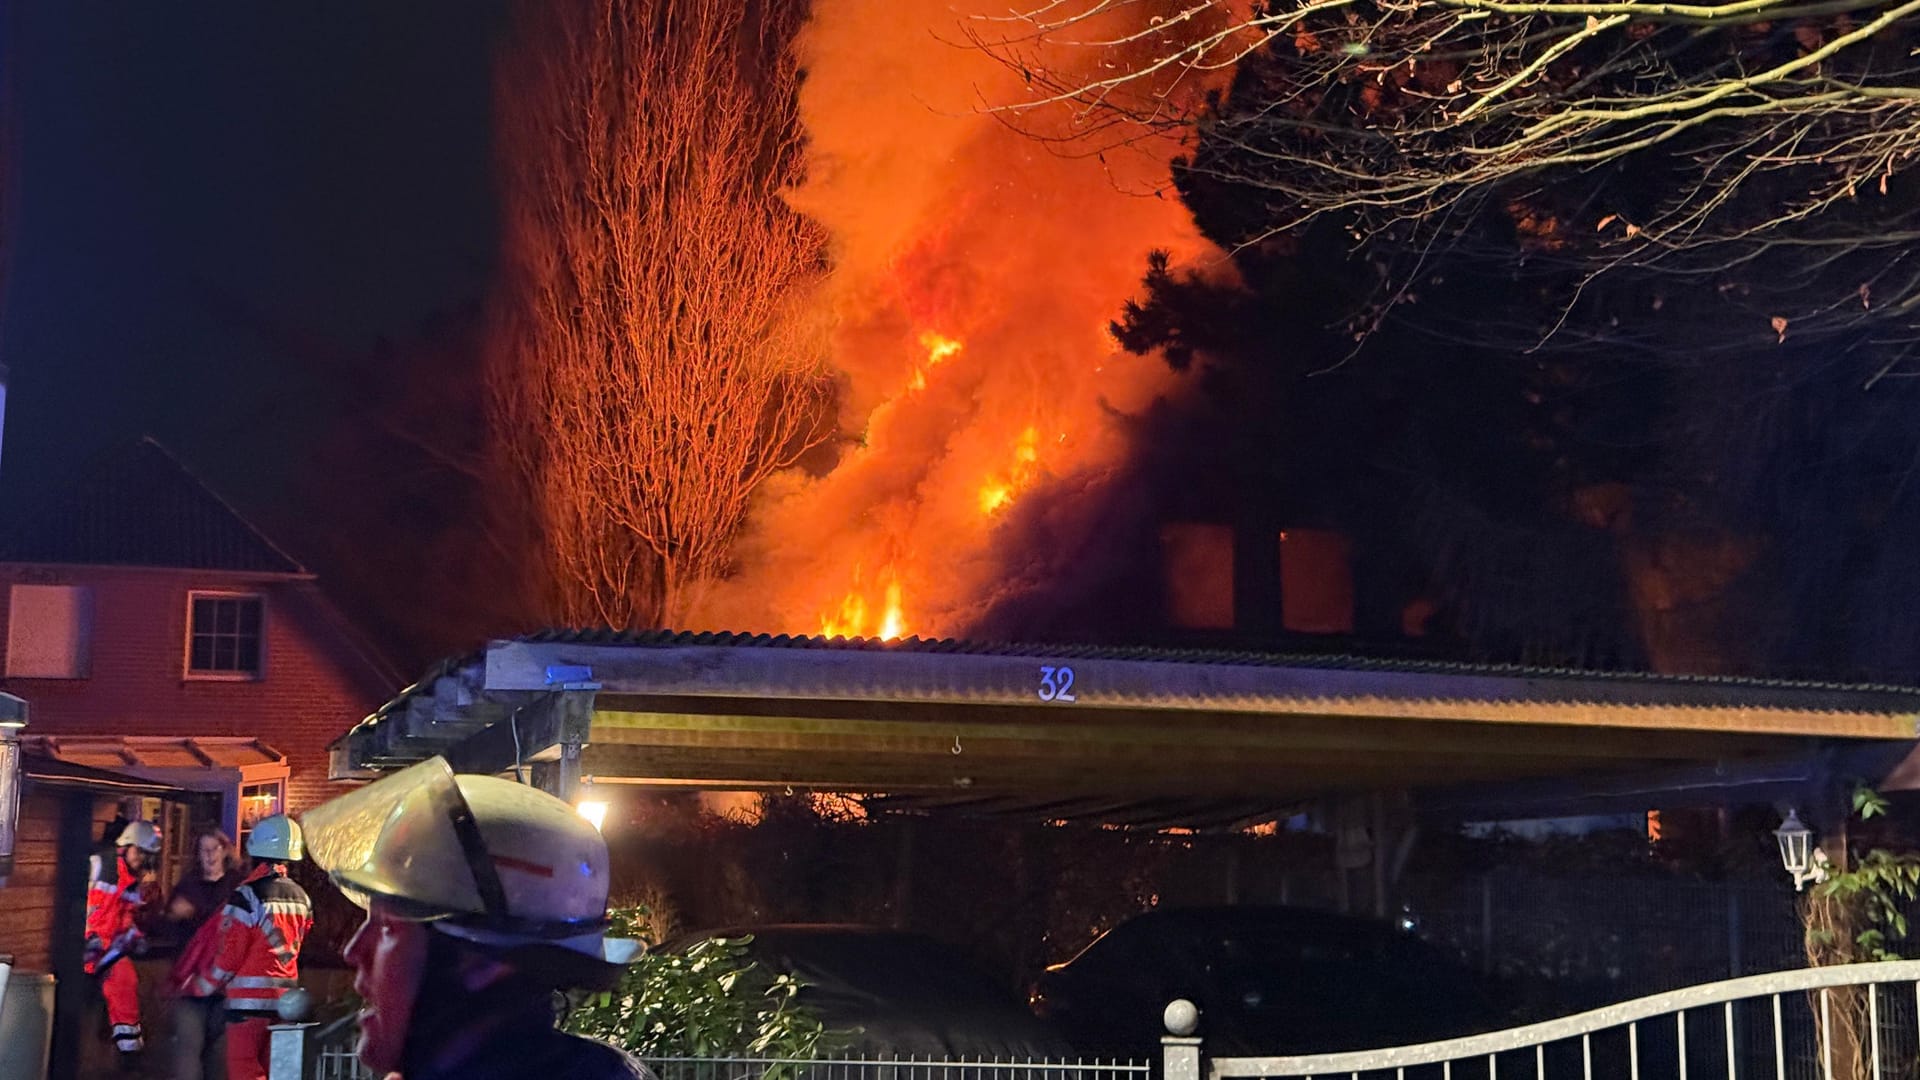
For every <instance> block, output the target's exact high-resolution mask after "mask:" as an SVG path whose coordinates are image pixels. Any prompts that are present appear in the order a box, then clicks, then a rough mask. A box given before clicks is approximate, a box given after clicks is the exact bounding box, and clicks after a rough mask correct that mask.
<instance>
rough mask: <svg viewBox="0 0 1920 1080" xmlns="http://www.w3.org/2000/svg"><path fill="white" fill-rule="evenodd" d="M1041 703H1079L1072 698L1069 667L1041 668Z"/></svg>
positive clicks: (1071, 672) (1071, 678) (1070, 669)
mask: <svg viewBox="0 0 1920 1080" xmlns="http://www.w3.org/2000/svg"><path fill="white" fill-rule="evenodd" d="M1040 700H1041V701H1079V700H1080V699H1079V698H1077V697H1074V696H1073V669H1072V668H1070V667H1043V668H1041V669H1040Z"/></svg>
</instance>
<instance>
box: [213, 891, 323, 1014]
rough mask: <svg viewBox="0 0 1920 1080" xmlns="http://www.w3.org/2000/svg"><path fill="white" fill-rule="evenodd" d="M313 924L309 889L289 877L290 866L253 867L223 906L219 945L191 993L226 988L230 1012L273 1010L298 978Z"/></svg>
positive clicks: (216, 992) (217, 990)
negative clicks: (303, 953) (251, 871)
mask: <svg viewBox="0 0 1920 1080" xmlns="http://www.w3.org/2000/svg"><path fill="white" fill-rule="evenodd" d="M312 928H313V908H312V905H311V904H310V903H309V902H308V900H307V893H306V890H305V889H302V888H301V887H300V886H298V885H295V884H294V883H293V882H291V881H289V880H287V871H286V867H284V866H281V865H277V864H268V865H263V866H261V867H260V868H259V869H257V870H255V871H254V872H253V873H252V874H251V875H250V876H249V877H248V878H247V880H246V882H245V883H244V884H242V885H241V886H240V887H239V888H238V889H235V890H234V891H233V895H232V896H231V897H229V898H228V900H227V905H226V906H225V907H223V908H221V909H220V929H219V931H218V944H217V945H216V947H215V949H214V954H213V958H212V960H211V961H209V962H208V964H207V965H206V970H205V971H203V972H200V973H198V974H196V975H195V976H194V978H193V985H192V986H191V987H190V988H189V990H188V992H189V993H190V994H191V995H192V996H194V997H212V996H213V995H215V994H219V993H225V994H226V996H227V1010H228V1011H229V1012H272V1011H273V1009H274V1007H275V1006H277V1005H278V1004H279V1003H280V996H281V995H282V994H285V993H286V992H287V991H288V990H291V989H293V988H294V987H295V986H296V985H298V983H299V979H300V945H301V943H302V942H304V941H306V938H307V931H308V930H310V929H312Z"/></svg>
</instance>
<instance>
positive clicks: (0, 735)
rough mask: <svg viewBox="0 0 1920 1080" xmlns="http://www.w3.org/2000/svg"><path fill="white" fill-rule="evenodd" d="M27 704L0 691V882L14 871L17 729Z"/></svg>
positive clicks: (17, 813)
mask: <svg viewBox="0 0 1920 1080" xmlns="http://www.w3.org/2000/svg"><path fill="white" fill-rule="evenodd" d="M26 726H27V703H26V702H24V701H22V700H20V699H19V698H17V697H14V696H13V695H12V694H0V885H5V884H6V883H7V877H8V876H9V875H11V874H12V873H13V841H14V837H16V836H18V835H19V834H20V786H21V783H22V780H21V777H20V729H22V728H24V727H26Z"/></svg>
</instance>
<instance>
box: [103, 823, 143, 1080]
mask: <svg viewBox="0 0 1920 1080" xmlns="http://www.w3.org/2000/svg"><path fill="white" fill-rule="evenodd" d="M159 851H160V830H159V829H157V828H155V827H154V825H153V823H152V822H150V821H135V822H130V823H128V825H127V827H126V828H124V829H122V830H120V838H119V839H118V840H116V841H114V856H113V860H112V864H111V865H109V864H108V861H107V860H106V859H105V858H102V857H101V856H99V855H95V856H94V857H93V866H92V870H91V873H90V874H89V879H88V882H87V944H86V953H85V958H86V970H87V974H89V975H92V976H94V977H95V978H97V979H99V980H100V994H101V996H102V997H104V998H106V999H107V1023H109V1024H111V1025H112V1026H113V1048H114V1049H115V1050H118V1051H119V1052H120V1064H121V1067H122V1068H126V1069H133V1068H136V1067H137V1065H138V1061H139V1055H140V1052H141V1051H142V1050H145V1049H146V1046H147V1043H146V1037H145V1034H144V1033H143V1032H142V1031H141V1028H140V980H139V977H138V976H136V975H135V974H134V971H133V960H132V958H133V957H134V956H137V955H139V954H141V953H143V952H145V951H146V938H145V936H144V935H142V934H141V932H140V928H139V927H138V926H137V925H135V922H134V919H135V917H136V916H138V915H139V914H140V909H141V908H142V907H143V906H144V905H145V904H146V902H147V897H146V893H147V892H149V891H151V890H152V887H153V871H152V869H151V868H150V867H149V866H148V864H149V863H150V862H151V861H152V859H153V856H155V855H156V854H158V853H159Z"/></svg>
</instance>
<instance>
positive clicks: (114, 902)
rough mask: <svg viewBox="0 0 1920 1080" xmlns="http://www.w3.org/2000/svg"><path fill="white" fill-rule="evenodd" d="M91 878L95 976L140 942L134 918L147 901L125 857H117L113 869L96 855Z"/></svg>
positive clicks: (90, 958) (89, 960)
mask: <svg viewBox="0 0 1920 1080" xmlns="http://www.w3.org/2000/svg"><path fill="white" fill-rule="evenodd" d="M88 878H89V880H88V882H87V950H86V969H87V971H88V973H89V974H91V973H92V972H94V971H96V970H98V968H99V964H100V961H101V960H103V959H105V958H106V957H107V956H109V955H121V954H125V953H126V952H127V951H128V950H129V949H131V948H132V947H133V943H134V942H135V941H137V940H139V938H140V937H141V934H140V930H139V928H138V927H136V926H135V925H134V924H133V917H134V915H135V913H137V912H138V911H139V910H140V906H141V905H142V904H143V903H145V902H146V901H145V899H144V898H143V897H141V895H140V888H139V886H140V878H139V875H137V874H135V873H134V872H133V869H132V868H131V867H129V866H128V865H127V857H126V856H125V855H115V856H114V859H113V867H112V868H111V869H109V868H108V867H107V865H106V860H104V859H101V858H99V857H98V856H96V857H95V858H94V860H93V866H92V869H91V872H90V873H89V874H88Z"/></svg>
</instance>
